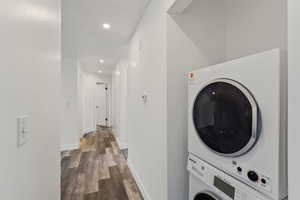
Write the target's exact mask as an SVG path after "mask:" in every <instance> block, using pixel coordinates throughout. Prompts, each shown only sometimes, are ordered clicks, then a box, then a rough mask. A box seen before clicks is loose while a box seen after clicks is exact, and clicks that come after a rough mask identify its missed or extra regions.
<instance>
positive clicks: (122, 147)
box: [116, 138, 128, 149]
mask: <svg viewBox="0 0 300 200" xmlns="http://www.w3.org/2000/svg"><path fill="white" fill-rule="evenodd" d="M116 139H117V143H118V144H119V147H120V149H128V144H127V143H125V142H121V141H120V139H119V138H116Z"/></svg>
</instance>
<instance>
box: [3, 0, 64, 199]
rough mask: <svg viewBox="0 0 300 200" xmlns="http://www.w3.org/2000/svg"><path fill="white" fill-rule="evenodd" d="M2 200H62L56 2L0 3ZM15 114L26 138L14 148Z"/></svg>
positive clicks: (27, 0)
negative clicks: (25, 126)
mask: <svg viewBox="0 0 300 200" xmlns="http://www.w3.org/2000/svg"><path fill="white" fill-rule="evenodd" d="M0 25H1V30H0V32H1V34H0V35H1V37H0V43H1V47H0V52H1V63H2V64H1V67H0V91H1V100H0V101H1V104H0V110H1V112H0V121H1V134H0V141H1V145H0V156H1V165H0V177H1V178H0V187H1V199H7V200H19V199H22V200H40V199H44V200H54V199H59V198H60V185H59V183H60V153H59V132H60V130H59V129H60V113H59V112H60V105H61V97H60V86H61V85H60V62H61V61H60V1H58V0H44V1H40V0H10V1H1V6H0ZM19 115H28V116H29V141H28V143H27V144H26V145H25V146H23V147H22V148H17V146H16V144H17V121H16V117H17V116H19Z"/></svg>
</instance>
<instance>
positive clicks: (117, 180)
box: [61, 128, 142, 200]
mask: <svg viewBox="0 0 300 200" xmlns="http://www.w3.org/2000/svg"><path fill="white" fill-rule="evenodd" d="M61 170H62V172H61V179H62V180H61V183H62V184H61V200H126V199H128V200H140V199H142V198H141V195H140V192H139V190H138V187H137V185H136V182H135V180H134V178H133V176H132V174H131V172H130V170H129V168H128V166H127V161H126V159H125V157H124V155H123V154H122V152H121V150H120V148H119V146H118V144H117V142H116V139H115V137H114V136H113V134H112V133H111V130H110V129H106V128H105V129H104V128H98V131H96V132H95V133H90V134H88V135H86V136H85V137H84V138H83V139H82V140H81V143H80V150H73V151H68V152H63V153H62V161H61Z"/></svg>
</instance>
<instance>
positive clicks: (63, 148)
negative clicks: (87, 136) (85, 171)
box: [60, 143, 80, 151]
mask: <svg viewBox="0 0 300 200" xmlns="http://www.w3.org/2000/svg"><path fill="white" fill-rule="evenodd" d="M79 147H80V144H79V143H77V144H65V145H62V146H61V147H60V151H70V150H75V149H79Z"/></svg>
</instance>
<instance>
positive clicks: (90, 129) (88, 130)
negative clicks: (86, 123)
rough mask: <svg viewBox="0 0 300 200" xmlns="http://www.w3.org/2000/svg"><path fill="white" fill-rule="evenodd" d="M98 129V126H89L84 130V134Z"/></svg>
mask: <svg viewBox="0 0 300 200" xmlns="http://www.w3.org/2000/svg"><path fill="white" fill-rule="evenodd" d="M95 131H97V128H87V129H85V130H84V134H87V133H92V132H95Z"/></svg>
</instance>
